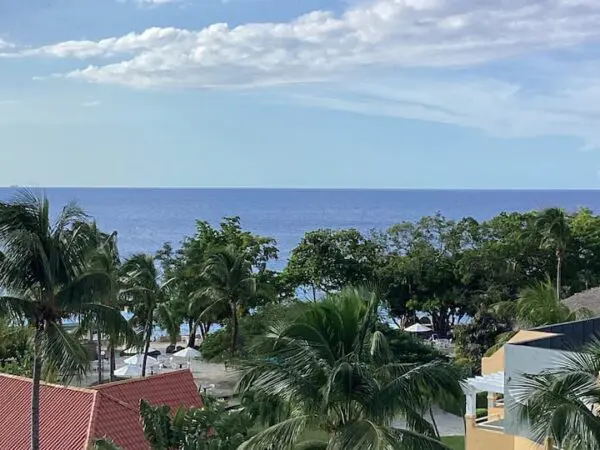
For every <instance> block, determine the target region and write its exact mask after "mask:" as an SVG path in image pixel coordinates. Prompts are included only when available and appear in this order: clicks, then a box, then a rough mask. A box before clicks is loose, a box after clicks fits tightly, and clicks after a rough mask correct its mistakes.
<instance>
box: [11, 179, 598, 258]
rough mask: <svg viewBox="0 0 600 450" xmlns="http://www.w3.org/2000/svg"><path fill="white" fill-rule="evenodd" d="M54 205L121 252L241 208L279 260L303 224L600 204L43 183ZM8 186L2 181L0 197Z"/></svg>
mask: <svg viewBox="0 0 600 450" xmlns="http://www.w3.org/2000/svg"><path fill="white" fill-rule="evenodd" d="M44 191H45V192H46V194H47V195H48V197H49V199H50V202H51V206H52V208H53V209H54V210H56V209H57V208H59V207H61V206H62V205H64V204H65V203H66V202H68V201H70V200H75V201H77V202H78V203H79V205H80V206H82V207H83V208H84V209H85V211H86V212H87V213H88V214H90V216H92V217H93V218H95V219H96V221H97V222H98V225H99V226H100V228H101V229H103V230H105V231H108V232H111V231H113V230H117V231H118V235H119V249H120V251H121V254H122V256H124V257H126V256H128V255H131V254H132V253H135V252H154V251H156V250H158V249H159V248H160V247H161V246H162V245H163V243H164V242H171V243H172V244H173V245H174V246H177V245H178V243H179V242H180V241H181V239H182V238H183V237H184V236H186V235H190V234H193V233H194V224H195V221H196V220H197V219H201V220H206V221H208V222H210V223H211V224H215V225H216V224H218V222H219V220H220V219H221V218H222V217H224V216H240V218H241V221H242V226H243V227H244V228H245V229H248V230H250V231H252V232H254V233H257V234H260V235H263V236H269V237H273V238H275V239H276V240H277V243H278V247H279V250H280V258H279V260H278V261H275V262H274V263H273V264H272V267H273V268H274V269H281V268H283V266H284V265H285V262H286V260H287V258H288V255H289V253H290V251H291V250H292V249H293V248H294V247H295V246H296V244H297V243H298V242H299V241H300V239H301V238H302V236H303V234H304V233H306V232H307V231H311V230H315V229H318V228H349V227H354V228H357V229H359V230H360V231H365V232H368V231H369V230H372V229H385V228H386V227H389V226H390V225H393V224H395V223H398V222H401V221H404V220H418V219H419V218H420V217H422V216H425V215H431V214H435V213H436V212H437V211H439V212H441V213H442V214H443V215H445V216H447V217H449V218H452V219H460V218H462V217H466V216H471V217H474V218H475V219H478V220H484V219H488V218H490V217H493V216H494V215H496V214H498V213H500V212H502V211H527V210H531V209H539V208H545V207H549V206H560V207H562V208H565V209H566V210H568V211H574V210H576V209H577V208H579V207H583V206H585V207H588V208H590V209H592V210H594V211H600V191H575V190H570V191H550V190H545V191H519V190H510V191H498V190H496V191H478V190H462V191H458V190H456V191H455V190H317V189H311V190H296V189H288V190H284V189H117V188H99V189H91V188H90V189H88V188H50V189H44ZM13 193H14V189H10V188H1V189H0V199H8V198H10V196H11V195H12V194H13Z"/></svg>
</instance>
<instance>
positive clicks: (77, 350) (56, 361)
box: [41, 322, 90, 383]
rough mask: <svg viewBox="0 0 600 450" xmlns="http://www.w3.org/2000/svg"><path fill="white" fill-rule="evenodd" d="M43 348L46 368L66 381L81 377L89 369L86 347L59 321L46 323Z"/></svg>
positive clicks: (43, 359)
mask: <svg viewBox="0 0 600 450" xmlns="http://www.w3.org/2000/svg"><path fill="white" fill-rule="evenodd" d="M41 349H42V355H41V356H42V361H43V364H44V369H45V370H49V371H52V372H56V373H57V374H58V375H59V377H60V379H61V381H62V382H64V383H68V382H69V381H71V380H73V379H81V378H82V377H83V376H84V375H85V373H86V371H87V370H88V367H89V360H90V358H89V354H88V352H87V350H86V348H85V347H84V346H83V345H82V344H81V342H79V340H78V339H77V338H76V337H74V336H72V335H71V334H69V333H68V332H67V331H66V330H65V329H64V328H63V327H62V326H61V325H60V324H59V323H56V322H47V323H46V324H45V327H44V333H43V335H42V346H41Z"/></svg>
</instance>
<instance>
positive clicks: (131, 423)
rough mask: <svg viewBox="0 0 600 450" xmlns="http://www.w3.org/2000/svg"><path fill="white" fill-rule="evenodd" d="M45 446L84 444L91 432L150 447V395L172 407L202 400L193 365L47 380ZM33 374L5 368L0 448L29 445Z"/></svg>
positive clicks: (47, 449) (74, 449) (66, 449)
mask: <svg viewBox="0 0 600 450" xmlns="http://www.w3.org/2000/svg"><path fill="white" fill-rule="evenodd" d="M40 390H41V403H40V422H41V423H40V439H41V450H56V449H60V450H83V449H85V448H86V446H87V444H88V442H89V441H90V438H102V437H105V438H109V439H111V440H112V441H113V442H115V443H116V444H118V445H120V446H121V447H123V448H124V449H125V450H147V449H148V448H149V446H148V444H147V443H146V441H145V439H144V435H143V430H142V426H141V424H140V421H139V403H140V400H141V399H145V400H146V401H148V402H149V403H151V404H154V405H159V404H161V405H168V406H170V407H171V408H172V410H175V409H177V408H178V407H180V406H184V407H186V408H189V407H192V406H196V407H199V406H202V402H201V398H200V395H199V394H198V390H197V388H196V385H195V383H194V379H193V376H192V374H191V372H189V371H188V370H181V371H177V372H170V373H165V374H161V375H155V376H151V377H146V378H138V379H134V380H127V381H121V382H116V383H108V384H104V385H100V386H96V387H94V388H90V389H76V388H71V387H64V386H57V385H50V384H42V386H41V388H40ZM30 401H31V380H30V379H29V378H22V377H14V376H10V375H4V374H0V449H2V450H4V449H10V450H21V449H23V450H27V449H28V448H29V439H30V436H29V426H30V425H29V421H30V408H31V406H30Z"/></svg>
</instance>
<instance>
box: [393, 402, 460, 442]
mask: <svg viewBox="0 0 600 450" xmlns="http://www.w3.org/2000/svg"><path fill="white" fill-rule="evenodd" d="M433 416H434V417H435V422H436V424H437V427H438V430H439V431H440V435H442V436H464V434H465V424H464V420H463V418H462V417H458V416H455V415H454V414H450V413H447V412H445V411H442V410H441V409H439V408H434V410H433ZM426 419H427V420H429V417H426ZM392 426H393V427H395V428H405V427H406V421H405V420H404V419H398V420H396V421H394V423H392Z"/></svg>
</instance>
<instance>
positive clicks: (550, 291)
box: [485, 280, 590, 356]
mask: <svg viewBox="0 0 600 450" xmlns="http://www.w3.org/2000/svg"><path fill="white" fill-rule="evenodd" d="M492 309H493V310H494V312H495V313H497V314H498V315H499V316H500V317H501V318H504V319H505V320H507V322H509V323H510V322H512V323H513V324H514V328H513V330H512V331H508V332H505V333H501V334H499V335H498V336H497V338H496V343H495V344H494V345H493V346H492V347H491V348H489V349H488V350H487V351H486V353H485V354H486V356H490V355H492V354H493V353H495V352H496V351H497V350H499V349H500V348H501V347H503V346H504V344H506V343H507V342H508V341H509V340H510V339H511V338H512V337H513V336H514V335H515V334H517V332H518V331H519V330H523V329H527V328H535V327H541V326H542V325H550V324H553V323H562V322H570V321H572V320H577V319H582V318H584V317H589V314H590V313H589V312H588V311H587V310H583V309H582V310H579V311H577V312H572V311H571V310H570V309H569V308H568V307H567V306H566V305H565V304H564V303H562V302H561V301H560V300H559V299H558V297H557V296H556V290H555V288H554V286H552V282H551V281H550V280H546V281H544V282H538V283H536V284H534V285H532V286H530V287H528V288H525V289H523V290H522V291H521V292H520V294H519V298H518V299H517V301H516V302H515V301H504V302H499V303H496V304H494V305H492Z"/></svg>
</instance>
